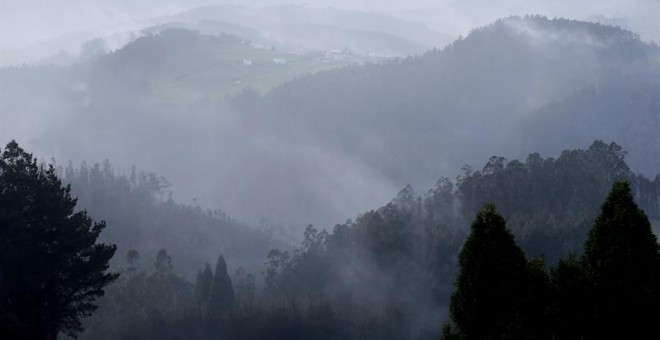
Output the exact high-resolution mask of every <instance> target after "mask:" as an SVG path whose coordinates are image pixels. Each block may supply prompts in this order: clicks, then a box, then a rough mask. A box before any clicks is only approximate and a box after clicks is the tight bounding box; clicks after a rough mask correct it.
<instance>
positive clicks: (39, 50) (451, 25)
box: [0, 0, 660, 65]
mask: <svg viewBox="0 0 660 340" xmlns="http://www.w3.org/2000/svg"><path fill="white" fill-rule="evenodd" d="M289 4H298V5H303V6H312V7H315V8H327V7H334V8H339V9H346V10H357V11H363V12H373V13H378V14H383V15H387V16H394V17H397V18H401V19H405V20H409V21H413V22H418V23H421V24H424V25H426V26H427V27H429V28H430V29H433V30H434V31H436V32H437V33H438V34H440V35H442V36H445V37H447V36H448V37H452V38H454V37H457V36H459V35H466V34H467V33H468V32H469V31H470V30H471V29H473V28H474V27H479V26H483V25H485V24H488V23H490V22H492V21H494V20H496V19H498V18H501V17H505V16H509V15H526V14H540V15H545V16H548V17H568V18H573V19H579V20H591V21H599V22H603V23H606V24H613V25H619V26H622V27H624V28H626V29H630V30H632V31H635V32H636V33H638V34H640V36H641V37H642V39H644V40H647V41H658V40H659V39H660V27H659V25H658V23H657V12H658V11H659V10H660V8H659V6H660V4H658V2H657V1H654V0H606V1H595V0H588V1H580V2H578V3H576V2H575V1H568V0H561V1H545V0H532V1H522V0H502V1H497V2H490V1H481V0H469V1H450V0H442V1H428V0H414V1H405V2H400V1H362V0H361V1H338V0H333V1H331V2H328V1H314V0H311V1H295V0H291V1H279V0H272V1H271V0H263V1H261V0H256V1H255V0H251V1H247V2H246V1H238V2H237V1H232V0H220V1H209V0H193V1H177V0H166V1H150V0H140V1H101V0H96V1H91V0H90V1H69V0H63V1H58V2H52V1H45V0H28V1H19V0H4V1H3V2H2V4H0V6H1V7H0V9H2V11H0V21H1V22H2V31H1V32H0V51H1V53H0V65H20V64H22V63H23V62H27V63H35V62H41V61H43V60H44V59H46V58H48V57H50V56H52V55H55V54H57V53H60V51H65V52H66V53H67V54H72V55H76V54H77V53H78V52H79V47H80V44H81V43H83V42H84V41H86V40H90V39H93V38H98V37H108V36H113V35H117V34H123V33H127V32H130V31H135V30H139V29H141V28H144V27H147V26H150V25H153V23H154V22H158V21H159V20H160V19H161V18H162V17H167V16H171V15H176V14H177V13H181V12H183V11H186V10H190V9H194V8H197V7H200V6H217V5H237V6H247V7H250V8H260V7H265V6H278V5H289ZM336 24H338V25H341V23H336ZM427 38H428V41H423V42H424V43H431V44H436V45H439V44H443V43H448V42H450V41H451V40H447V39H446V38H445V39H440V40H439V39H437V37H435V38H434V37H427ZM117 44H118V45H117V46H116V47H120V46H121V43H119V42H118V43H117ZM436 47H442V46H436Z"/></svg>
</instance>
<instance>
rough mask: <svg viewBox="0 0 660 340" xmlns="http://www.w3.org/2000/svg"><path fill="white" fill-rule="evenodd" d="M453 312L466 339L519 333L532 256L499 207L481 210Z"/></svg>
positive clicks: (463, 256)
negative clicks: (517, 240) (519, 242)
mask: <svg viewBox="0 0 660 340" xmlns="http://www.w3.org/2000/svg"><path fill="white" fill-rule="evenodd" d="M459 267H460V268H459V273H458V277H457V279H456V284H455V292H454V293H453V295H452V297H451V305H450V315H451V318H452V319H453V321H454V323H455V325H456V327H457V331H458V332H459V333H460V334H461V336H462V337H463V338H465V339H468V340H470V339H480V340H481V339H503V338H516V337H517V336H520V332H521V325H520V320H521V308H522V305H523V303H524V301H525V297H526V291H527V282H528V274H527V261H526V259H525V256H524V254H523V252H522V250H521V249H520V248H519V247H518V246H517V245H516V243H515V241H514V239H513V235H511V233H510V232H509V231H508V230H507V229H506V223H505V221H504V219H503V218H502V216H500V215H499V214H498V212H497V211H496V209H495V206H493V205H492V204H488V205H485V206H484V207H483V208H482V209H481V210H480V211H479V212H478V213H477V216H476V218H475V220H474V222H473V224H472V227H471V233H470V235H469V236H468V238H467V240H466V241H465V244H464V245H463V248H462V249H461V252H460V254H459Z"/></svg>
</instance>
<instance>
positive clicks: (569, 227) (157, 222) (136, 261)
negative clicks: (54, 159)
mask: <svg viewBox="0 0 660 340" xmlns="http://www.w3.org/2000/svg"><path fill="white" fill-rule="evenodd" d="M624 156H625V153H624V152H623V150H622V149H621V147H620V146H618V145H616V144H614V143H612V144H606V143H603V142H601V141H595V142H594V143H593V144H592V145H591V146H590V147H589V148H588V149H584V150H581V149H577V150H565V151H564V152H562V153H561V155H559V156H558V157H557V158H556V159H555V158H542V157H541V156H540V155H539V154H537V153H534V154H530V155H529V156H528V157H527V159H526V160H525V161H524V162H521V161H519V160H511V161H507V160H506V159H504V158H502V157H492V158H490V159H489V160H488V161H487V162H486V164H485V165H484V166H483V168H482V169H481V170H477V171H474V170H472V169H470V168H465V169H463V174H462V175H461V176H459V177H458V178H457V179H456V181H451V180H449V179H447V178H440V179H439V180H438V181H437V183H436V185H435V186H434V187H433V188H432V189H430V190H429V191H428V192H426V193H425V194H423V195H417V194H416V193H415V192H414V190H413V189H412V187H410V186H407V187H406V188H404V189H402V190H401V191H400V192H399V193H398V194H397V195H396V197H394V198H393V199H392V201H391V202H390V203H388V204H386V205H385V206H383V207H381V208H378V209H376V210H371V211H367V212H364V213H362V214H359V215H358V216H357V218H356V219H355V220H354V221H353V220H348V221H346V222H345V223H343V224H337V225H335V226H334V228H332V230H329V231H328V230H324V229H322V230H320V229H317V228H315V227H314V226H312V225H309V226H308V227H307V228H306V229H305V231H304V235H303V236H304V238H303V241H302V242H301V243H300V244H299V245H298V246H297V247H296V248H295V249H294V250H287V249H278V248H276V247H277V246H283V245H286V242H285V241H284V240H281V239H277V238H276V237H274V236H273V235H270V234H268V233H266V232H265V231H263V230H252V229H249V228H247V227H242V226H241V225H240V223H238V222H236V221H233V220H231V219H230V218H228V217H226V216H225V215H223V214H222V213H221V212H218V211H204V210H202V209H201V208H199V207H195V206H186V205H181V204H177V203H175V202H173V201H172V199H171V197H167V198H166V197H165V196H164V194H163V188H164V186H165V184H166V181H165V180H164V179H162V178H159V177H158V176H157V175H155V174H149V173H145V172H138V171H137V170H135V169H133V170H132V171H131V172H130V173H128V174H117V173H115V172H114V170H113V169H112V166H111V165H110V163H109V162H106V163H104V164H103V165H98V164H97V165H94V166H92V167H88V166H87V165H85V164H83V165H81V166H80V167H78V168H74V167H73V166H72V165H69V166H68V167H66V168H65V169H61V168H57V167H55V166H53V165H50V166H46V165H44V164H43V163H41V164H40V163H38V162H37V160H36V159H35V158H33V156H32V155H31V154H29V153H27V152H25V151H24V150H23V149H21V148H20V147H19V146H18V144H16V143H15V142H11V143H9V144H8V145H7V146H6V147H5V149H4V152H3V155H2V162H0V166H1V167H0V184H2V187H3V190H2V202H3V204H2V205H0V207H2V210H1V211H0V212H1V214H0V217H1V218H2V222H3V224H2V225H3V229H2V233H3V234H2V240H10V241H11V246H3V248H2V249H3V254H2V259H3V263H2V267H1V268H2V269H3V272H2V276H1V277H2V279H3V280H2V288H3V289H2V293H3V294H5V295H4V296H3V299H2V301H3V304H2V314H1V315H2V316H3V329H2V331H3V332H5V333H6V334H9V335H10V336H12V335H13V336H20V334H31V335H29V337H30V336H31V337H35V338H36V337H37V336H38V334H37V333H34V334H32V333H29V332H31V331H36V330H39V329H44V331H45V332H51V333H49V334H51V337H52V334H53V333H52V332H56V333H55V334H57V332H64V333H66V334H69V335H72V336H76V335H80V338H81V339H126V338H131V339H154V338H159V339H179V338H182V337H188V338H193V339H215V338H229V339H264V338H270V337H276V338H287V339H316V338H320V339H336V338H346V339H384V338H385V339H427V338H433V337H436V338H437V337H438V336H440V334H441V332H442V336H443V337H444V338H447V339H454V338H460V339H463V338H465V339H485V338H516V339H517V338H535V339H539V338H547V339H557V338H561V339H573V338H576V339H577V338H589V339H591V338H594V339H597V338H602V336H603V334H615V333H613V332H619V333H616V334H620V335H621V336H622V337H626V336H630V335H634V334H638V335H640V334H648V333H646V332H649V331H652V325H653V322H652V320H655V319H657V317H658V308H657V306H658V302H659V301H658V298H660V297H659V296H658V288H657V287H660V285H659V284H658V283H659V281H658V280H659V279H660V246H659V245H658V242H657V238H656V236H655V235H654V234H653V231H652V226H651V222H650V221H651V220H660V204H659V203H660V175H658V176H657V177H656V178H655V179H653V180H651V179H648V178H646V177H644V176H641V175H636V174H634V173H633V172H632V171H631V170H630V168H629V167H628V166H627V164H626V163H625V159H624ZM59 176H62V179H60V178H59ZM63 183H67V184H63ZM72 194H73V195H76V197H79V200H77V199H73V198H72V196H71V195H72ZM19 197H20V199H19ZM53 200H56V201H61V202H62V203H57V204H52V202H53ZM46 202H51V203H46ZM76 205H78V208H75V207H76ZM17 207H18V208H17ZM81 208H84V209H85V210H80V209H81ZM76 211H77V212H76ZM87 213H89V214H90V216H99V217H102V218H103V219H104V220H107V223H108V224H109V226H107V227H106V222H101V223H100V224H99V223H96V222H94V223H93V222H92V219H91V218H90V217H88V216H87ZM31 221H32V222H31ZM37 221H38V222H37ZM35 223H38V224H35ZM52 223H57V225H62V226H63V227H58V228H52V227H50V228H49V226H50V225H51V224H52ZM179 223H185V225H186V229H185V230H186V232H185V233H182V232H181V231H180V229H179V230H176V229H175V228H174V226H176V225H177V224H179ZM115 226H116V227H115ZM122 228H124V229H122ZM102 229H105V231H104V233H103V234H102V235H101V237H99V236H100V231H101V230H102ZM656 232H657V231H656ZM78 233H80V234H81V235H80V236H76V237H73V238H71V235H76V234H78ZM214 234H215V235H216V236H215V237H217V240H220V241H217V242H212V241H211V240H208V238H209V237H210V236H211V235H214ZM67 235H69V236H68V237H69V238H71V241H70V242H74V243H75V242H83V241H82V240H87V241H85V242H91V243H84V244H83V245H84V246H83V247H82V248H81V249H76V248H75V247H78V246H79V245H77V244H76V245H71V246H65V245H60V243H59V242H57V241H53V240H58V239H66V238H67ZM82 235H89V236H82ZM205 235H209V236H205ZM36 238H38V239H39V240H40V241H38V242H35V239H36ZM97 238H99V239H100V240H99V242H101V240H102V242H105V243H94V242H96V240H97ZM76 240H81V241H76ZM237 240H239V241H237ZM223 241H224V242H225V243H223ZM22 242H23V243H22ZM53 242H55V243H53ZM237 242H240V246H239V244H238V243H237ZM72 247H73V251H74V252H73V254H76V255H75V256H76V258H80V261H81V263H80V264H79V265H76V264H75V263H69V261H64V263H61V264H60V265H62V266H63V269H62V272H61V273H60V274H59V275H58V274H57V273H58V272H59V271H55V272H51V271H44V270H43V269H41V270H42V274H41V275H42V276H34V275H35V274H34V273H39V270H40V269H39V268H43V267H42V266H44V265H47V264H45V263H42V256H40V255H38V254H43V256H46V257H48V258H53V260H54V261H55V262H54V263H58V262H57V260H56V259H57V257H56V256H55V254H57V256H64V255H65V254H71V251H72V249H71V248H72ZM85 247H87V248H85ZM90 247H91V248H90ZM159 247H162V248H160V249H159ZM60 248H61V249H60ZM14 249H23V250H24V251H25V250H28V249H29V252H28V253H27V254H26V255H27V256H26V255H23V256H20V255H19V256H18V258H20V259H21V261H23V262H21V263H23V264H22V265H21V264H19V263H17V262H15V261H16V260H15V258H16V256H17V255H15V254H14V253H15V252H16V250H14ZM117 249H119V251H117ZM212 249H215V251H216V253H217V260H216V262H215V263H206V264H201V260H200V253H202V252H204V251H207V252H211V251H212ZM115 253H116V255H115V259H113V260H112V261H110V258H111V257H112V255H113V254H115ZM49 254H50V255H49ZM96 254H98V255H96ZM262 254H265V255H262ZM260 255H261V256H262V257H261V258H260ZM97 258H100V259H97ZM259 259H261V261H262V263H263V265H264V267H263V268H264V270H263V272H262V273H259V272H255V270H258V268H260V267H259V265H258V263H257V261H258V260H259ZM60 261H62V260H60ZM241 261H242V262H241ZM111 263H112V265H111ZM175 264H176V266H175ZM195 264H198V266H197V267H196V268H197V270H196V272H194V273H190V271H189V270H186V268H191V267H193V266H194V265H195ZM92 265H94V266H93V268H92V269H87V267H85V266H92ZM251 266H252V267H251ZM109 268H112V269H109ZM67 270H69V271H74V272H75V271H79V272H80V274H82V273H87V271H88V270H93V272H94V273H95V275H98V279H96V280H94V281H93V282H92V283H86V282H85V281H83V282H85V283H83V285H87V284H92V286H91V287H93V288H90V290H89V291H88V292H87V293H86V295H85V298H82V297H81V299H75V298H74V299H73V302H70V303H71V304H72V306H73V307H71V308H72V309H73V311H70V312H68V313H61V312H60V311H59V309H54V310H51V311H49V312H47V311H48V309H44V310H40V309H39V307H37V306H39V303H40V302H39V301H40V300H39V298H42V299H46V300H44V301H48V299H49V298H50V297H49V295H48V294H47V293H46V292H47V291H46V292H44V291H43V288H42V287H43V285H44V284H45V285H47V286H48V285H50V284H53V285H61V284H64V283H66V282H76V281H75V280H76V279H75V277H70V274H67V273H66V271H67ZM29 273H33V274H29ZM24 275H33V279H34V282H33V283H32V285H31V286H29V287H26V286H25V283H24V282H23V280H24V279H25V276H24ZM262 276H263V280H259V279H258V278H259V277H262ZM53 280H55V281H53ZM58 280H61V281H58ZM78 280H80V279H78ZM41 282H44V283H43V284H42V283H41ZM470 282H472V283H470ZM105 285H107V287H105V294H103V293H102V292H103V290H102V289H101V288H102V287H103V286H105ZM631 287H635V288H631ZM35 292H40V294H39V295H31V294H34V293H35ZM26 294H28V295H27V296H26ZM59 294H61V293H58V296H59ZM37 296H39V298H37ZM89 296H95V297H100V299H98V309H96V306H95V305H93V304H92V302H91V300H90V299H89ZM28 298H30V300H24V299H28ZM32 299H34V300H32ZM58 299H59V297H58ZM590 299H591V300H590ZM21 301H23V302H21ZM27 301H31V302H30V303H34V304H36V305H34V306H35V307H33V308H32V309H31V308H26V307H27V306H28V302H27ZM57 301H66V300H57ZM92 306H93V307H92ZM505 306H506V307H505ZM19 307H20V308H19ZM42 308H44V307H42ZM593 308H596V309H597V312H596V310H594V309H593ZM621 308H625V309H626V310H628V312H627V313H626V317H623V316H622V315H621V314H620V313H619V312H618V310H620V309H621ZM92 311H95V312H94V313H93V314H92V313H91V312H92ZM633 311H634V312H633ZM34 313H44V315H51V314H50V313H52V318H46V319H40V318H38V317H37V318H36V319H35V317H36V316H37V315H39V314H37V315H34ZM81 315H91V317H89V318H87V319H84V320H83V323H81V320H80V319H79V316H81ZM494 315H497V317H494ZM443 320H445V321H443ZM447 320H451V321H447ZM5 322H9V323H5ZM603 324H607V325H611V326H612V327H611V329H610V328H604V327H601V326H602V325H603ZM37 325H38V326H39V327H37ZM50 327H53V328H50ZM645 327H647V328H645ZM648 327H651V328H648ZM83 329H85V331H84V332H83V333H81V334H79V332H80V331H81V330H83ZM26 331H27V332H28V333H21V332H26ZM473 332H476V333H473ZM635 332H639V333H635Z"/></svg>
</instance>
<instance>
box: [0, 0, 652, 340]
mask: <svg viewBox="0 0 660 340" xmlns="http://www.w3.org/2000/svg"><path fill="white" fill-rule="evenodd" d="M0 1H1V2H0V141H2V142H3V143H7V142H9V141H11V140H16V141H17V142H18V143H19V144H20V146H21V147H22V148H24V149H25V150H27V151H28V152H31V153H33V154H34V155H35V156H36V157H38V160H39V162H40V163H52V164H54V165H55V171H56V174H57V175H58V176H60V177H61V178H62V179H63V181H64V183H65V184H71V192H72V195H73V196H74V197H77V198H78V199H79V200H78V201H77V204H78V205H77V208H76V209H78V210H80V209H86V210H87V211H88V212H89V214H90V216H91V217H92V218H94V219H95V220H104V221H106V222H107V223H108V226H107V228H106V229H105V230H104V232H103V233H101V235H100V238H99V239H100V241H102V242H107V243H112V244H116V245H117V246H118V248H117V249H118V250H117V253H116V254H115V256H114V258H113V259H112V260H111V261H110V269H111V270H115V271H117V272H118V273H121V276H120V278H119V279H118V280H117V281H116V282H115V283H113V284H111V285H109V286H108V290H107V292H108V294H107V296H106V297H105V298H103V299H101V300H100V302H99V304H100V306H101V307H100V308H99V310H98V311H97V312H95V313H94V314H93V316H91V317H90V318H88V319H86V320H87V321H85V323H84V327H85V328H86V329H87V331H86V332H83V333H82V337H83V339H96V340H99V339H119V338H135V339H156V338H163V339H170V338H171V339H180V338H188V337H190V339H208V338H213V337H216V338H217V337H221V336H225V337H226V338H230V339H233V338H236V339H239V338H240V339H243V338H245V339H262V338H265V336H266V335H267V336H268V337H275V338H277V337H278V336H279V337H280V338H291V339H309V338H315V339H316V338H318V339H326V338H327V339H336V338H347V339H349V338H355V339H390V338H391V339H427V338H429V339H430V338H438V337H439V336H440V333H441V331H442V332H444V330H442V329H441V327H440V326H441V325H442V324H443V323H445V322H447V321H448V320H449V308H450V297H451V295H452V291H453V290H454V288H455V286H454V279H455V278H456V275H458V272H459V269H460V266H461V265H463V264H462V263H461V261H462V260H460V261H459V251H460V250H461V249H462V247H463V244H464V241H465V240H466V237H468V235H470V233H471V232H474V231H475V229H474V228H473V229H470V222H471V221H472V220H473V218H474V217H475V215H477V214H478V213H480V211H482V212H483V211H485V212H486V213H488V212H489V211H490V210H488V209H490V208H488V206H487V207H486V208H484V209H485V210H482V207H484V203H488V202H491V203H494V204H495V205H496V207H497V209H499V211H500V212H501V214H502V216H501V217H502V219H503V220H506V221H507V228H508V229H506V230H508V231H507V233H508V232H509V231H510V233H511V235H509V236H512V237H510V238H511V240H513V241H511V242H514V241H515V242H517V245H519V246H520V249H521V251H520V252H519V254H518V253H516V254H517V255H515V256H518V257H519V258H518V259H516V260H515V261H519V262H520V263H522V264H520V263H519V264H520V267H525V266H527V267H525V268H527V269H525V270H529V271H530V272H531V273H532V274H530V275H536V274H539V273H540V272H542V274H543V275H540V274H539V277H542V280H550V276H551V275H555V274H556V273H557V272H555V271H552V270H551V268H555V267H554V266H557V265H558V263H559V264H560V265H566V266H572V265H574V262H571V261H574V258H573V257H568V254H577V256H580V254H581V253H582V251H583V249H584V248H583V247H584V245H585V242H586V240H587V237H588V235H589V230H590V228H591V226H592V225H594V223H595V222H594V221H596V217H597V216H598V215H599V213H600V209H605V208H606V205H603V201H604V200H605V199H606V198H607V197H608V196H607V195H608V192H609V190H610V189H611V188H612V187H613V186H614V187H616V186H617V185H620V184H615V183H617V182H616V181H618V180H626V181H628V183H629V186H630V187H629V190H631V195H630V197H632V198H630V201H631V202H632V201H633V199H634V202H636V204H638V205H639V207H640V208H641V209H643V210H644V211H645V212H646V215H645V217H644V218H646V216H648V219H649V220H650V223H649V228H655V229H654V230H655V231H656V232H657V228H658V225H660V224H659V223H660V134H658V131H660V46H659V45H658V42H659V41H660V20H658V19H659V18H658V16H659V13H660V1H656V0H627V1H624V0H605V1H596V0H587V1H579V2H576V1H568V0H559V1H549V0H548V1H544V0H531V1H530V0H527V1H523V0H501V1H486V0H466V1H455V0H440V1H431V0H412V1H405V2H403V1H394V0H387V1H374V0H355V1H348V0H346V1H344V0H337V1H330V2H329V1H320V0H318V1H317V0H307V1H295V0H291V1H278V0H264V1H247V2H246V1H242V2H240V1H232V0H227V1H209V0H192V1H182V0H164V1H156V0H138V1H129V0H121V1H109V0H108V1H101V0H94V1H92V0H89V1H73V0H61V1H46V0H24V1H18V0H0ZM3 145H4V144H3ZM8 148H9V145H8ZM9 156H11V154H10V153H7V154H4V155H3V157H9ZM7 164H9V165H5V163H1V162H0V165H2V166H6V167H9V166H10V165H13V164H14V163H11V162H9V163H7ZM7 173H9V172H7ZM3 174H4V173H3V172H1V171H0V175H3ZM10 179H11V178H10ZM3 180H4V179H3ZM5 183H9V182H2V181H0V184H3V185H4V184H5ZM8 187H9V186H8ZM0 189H1V188H0ZM8 192H9V191H8ZM0 193H3V194H4V191H2V190H0ZM24 196H25V197H31V196H30V195H27V194H26V195H24ZM624 196H625V195H624ZM626 197H628V196H626ZM0 202H4V201H0ZM631 204H632V203H631ZM28 210H29V209H28ZM26 211H27V210H26ZM30 211H31V210H30ZM3 216H4V215H2V214H0V217H3ZM8 216H9V215H8ZM12 216H13V215H12ZM635 216H638V215H635ZM640 216H641V215H640ZM491 217H492V216H491ZM489 221H491V222H492V221H499V220H498V219H497V218H494V219H491V220H489ZM477 222H478V219H477V220H476V222H475V223H477ZM489 223H490V222H489ZM641 224H643V223H641ZM651 226H652V227H651ZM495 227H497V228H499V227H500V226H499V225H498V226H495ZM501 227H502V228H501V229H502V230H505V228H504V226H501ZM498 230H499V229H498ZM642 234H644V235H647V236H648V235H653V234H652V233H651V232H648V233H646V234H645V233H643V232H640V233H639V235H642ZM507 235H508V234H507ZM509 236H505V237H504V239H507V240H508V239H509ZM651 243H652V242H651ZM516 247H517V246H516ZM507 249H508V248H507ZM129 250H130V251H129ZM125 254H126V256H125ZM218 255H221V256H220V257H219V258H218ZM489 257H492V256H490V255H485V256H484V259H485V260H484V261H486V260H487V259H488V258H489ZM216 259H217V260H216ZM563 260H566V261H565V262H561V261H563ZM216 261H217V264H216V266H215V267H213V266H211V265H212V264H215V263H216ZM463 262H464V261H463ZM140 263H141V264H140ZM206 264H210V265H209V266H208V269H206V268H207V267H206ZM535 266H537V267H538V268H536V267H535ZM152 267H153V268H152ZM530 268H531V269H530ZM539 268H540V269H539ZM580 268H582V267H580ZM569 269H570V270H573V269H575V268H569ZM534 270H540V272H533V271H534ZM576 270H577V269H576ZM580 270H582V269H580ZM525 275H527V274H525ZM537 279H538V277H537ZM554 279H555V278H553V280H554ZM539 280H541V279H539ZM211 281H213V282H211ZM228 281H229V283H227V282H228ZM553 282H554V281H553ZM0 284H2V282H0ZM544 284H545V283H544ZM549 285H550V284H549V283H548V287H549ZM0 286H1V285H0ZM218 287H221V288H218ZM228 287H229V288H228ZM533 288H534V289H537V288H538V287H533ZM546 288H547V287H546ZM538 289H541V288H538ZM543 289H545V288H543ZM548 289H550V288H548ZM553 289H554V288H553ZM217 290H218V291H217ZM641 290H642V289H640V291H641ZM230 291H231V293H229V292H230ZM530 291H532V290H531V289H530ZM234 293H235V294H234ZM214 294H215V295H214ZM225 294H226V295H225ZM539 294H541V293H539ZM5 300H6V299H5ZM5 300H2V299H0V317H4V316H5V315H10V314H11V312H7V313H5V309H4V308H5V306H4V305H2V303H1V302H2V301H5ZM540 300H541V299H539V301H540ZM568 300H570V299H568ZM641 300H644V299H640V301H641ZM546 307H547V306H546ZM544 308H545V307H544ZM548 308H550V307H548ZM552 308H558V307H556V306H553V307H552ZM3 313H5V314H3ZM553 313H554V312H553ZM531 314H533V313H531ZM553 317H557V318H559V316H556V315H555V316H553ZM239 319H240V321H237V320H239ZM530 320H531V319H530ZM530 320H527V321H529V322H530V324H531V325H535V324H534V323H533V322H535V321H533V320H532V321H530ZM0 321H1V320H0ZM454 322H455V320H452V322H451V323H450V324H451V325H452V326H454ZM594 324H597V323H596V322H594ZM448 325H449V324H448ZM530 327H531V328H534V327H533V326H530ZM539 329H540V328H539ZM193 330H195V331H193ZM445 330H446V329H445ZM2 331H3V329H2V328H0V336H1V335H2V334H3V333H2ZM462 331H465V330H462ZM524 331H525V332H527V331H529V332H532V333H527V334H535V333H534V332H535V330H534V331H530V330H529V329H525V330H524ZM74 333H75V332H74ZM17 334H18V333H17ZM70 335H75V334H70ZM101 335H103V336H105V337H100V336H101ZM445 335H446V334H445ZM477 338H478V337H477ZM494 338H497V337H494ZM529 338H537V337H536V335H533V336H529ZM538 338H542V337H538ZM555 338H557V337H555ZM558 338H561V337H558Z"/></svg>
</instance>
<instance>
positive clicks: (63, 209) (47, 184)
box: [0, 141, 117, 339]
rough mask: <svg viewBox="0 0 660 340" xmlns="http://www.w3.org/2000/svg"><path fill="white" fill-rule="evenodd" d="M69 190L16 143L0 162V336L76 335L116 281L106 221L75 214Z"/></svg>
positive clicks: (11, 143)
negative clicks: (104, 237)
mask: <svg viewBox="0 0 660 340" xmlns="http://www.w3.org/2000/svg"><path fill="white" fill-rule="evenodd" d="M75 206H76V200H75V199H73V198H71V195H70V187H69V186H62V183H61V181H60V180H59V178H58V177H57V175H56V173H55V169H54V168H53V167H52V166H49V167H48V168H43V167H40V166H39V165H38V164H37V160H36V159H35V158H33V157H32V155H31V154H29V153H27V152H25V151H24V150H23V149H21V148H20V147H19V146H18V144H17V143H16V142H14V141H12V142H10V143H9V144H7V146H6V147H5V149H4V152H3V153H2V156H1V157H0V338H2V339H55V338H56V337H57V335H58V334H59V333H60V332H62V333H65V334H67V335H70V336H76V335H77V334H78V333H80V331H82V329H83V328H82V325H81V318H82V317H85V316H89V315H90V314H91V313H92V312H93V311H94V310H95V309H96V305H95V304H94V301H95V300H96V299H97V298H98V297H100V296H102V295H103V293H104V290H103V289H104V287H105V286H106V285H107V284H109V283H110V282H112V281H113V280H115V279H116V278H117V274H114V273H109V272H108V261H109V260H110V258H112V256H113V255H114V253H115V250H116V247H115V246H114V245H106V244H100V243H96V240H97V238H98V236H99V234H100V233H101V231H102V230H103V228H104V227H105V223H103V222H101V223H96V222H93V221H92V219H91V218H90V217H88V216H87V213H86V212H85V211H80V212H75V211H74V210H75Z"/></svg>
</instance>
